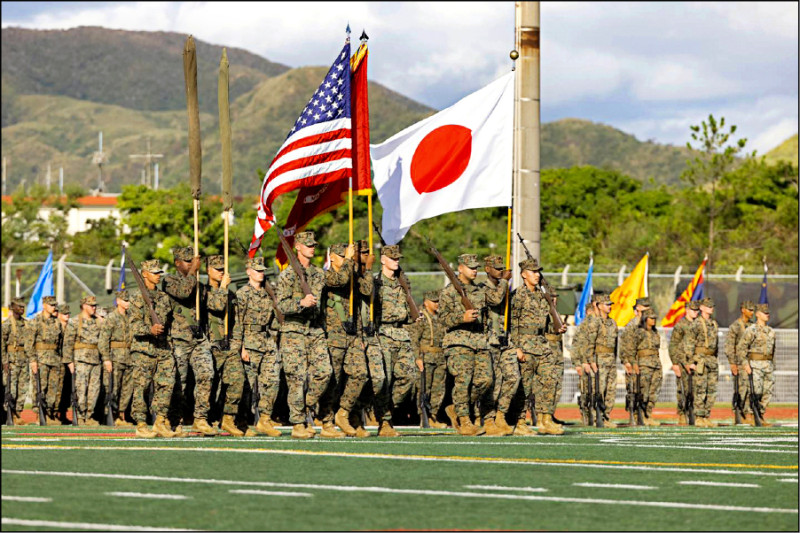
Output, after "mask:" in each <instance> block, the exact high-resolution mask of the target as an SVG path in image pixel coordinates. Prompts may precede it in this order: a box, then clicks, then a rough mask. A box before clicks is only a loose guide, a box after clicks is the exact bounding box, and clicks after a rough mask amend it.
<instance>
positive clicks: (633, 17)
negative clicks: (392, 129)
mask: <svg viewBox="0 0 800 533" xmlns="http://www.w3.org/2000/svg"><path fill="white" fill-rule="evenodd" d="M348 22H349V23H350V25H351V26H352V29H353V33H354V38H356V37H358V36H359V35H360V33H361V30H362V28H363V29H366V31H367V33H368V34H369V36H370V55H371V60H370V76H371V77H372V79H374V80H376V81H378V82H380V83H382V84H384V85H386V86H388V87H389V88H391V89H394V90H396V91H398V92H401V93H403V94H405V95H407V96H409V97H411V98H413V99H415V100H418V101H420V102H423V103H425V104H428V105H430V106H432V107H435V108H438V109H441V108H444V107H446V106H448V105H450V104H452V103H454V102H455V101H457V100H458V99H459V98H461V97H462V96H464V95H466V94H468V93H470V92H472V91H474V90H476V89H478V88H479V87H481V86H482V85H485V84H487V83H488V82H490V81H491V80H493V79H494V78H496V77H498V76H499V75H501V74H502V73H503V72H506V71H507V70H508V69H509V68H510V60H509V59H508V52H509V51H510V50H511V49H512V48H513V46H514V4H513V2H492V3H489V2H487V3H478V2H461V3H428V2H425V3H423V2H420V3H388V2H387V3H381V2H336V3H312V2H309V3H295V2H288V3H282V2H257V3H249V2H242V3H236V2H226V3H215V2H197V3H194V2H185V3H181V2H141V3H139V2H127V3H118V2H99V3H94V2H61V3H58V2H3V3H2V26H3V27H4V28H5V27H7V26H22V27H26V28H42V29H61V28H72V27H76V26H88V25H93V26H104V27H108V28H117V29H126V30H149V31H157V30H160V31H175V32H181V33H192V34H194V35H195V37H197V38H199V39H202V40H205V41H207V42H211V43H213V44H219V45H226V46H236V47H240V48H244V49H246V50H249V51H251V52H254V53H256V54H259V55H261V56H263V57H266V58H267V59H270V60H272V61H277V62H279V63H284V64H287V65H290V66H293V67H294V66H304V65H329V64H330V63H331V62H332V60H333V56H334V54H336V52H337V50H338V49H339V47H340V46H341V41H342V38H343V34H344V28H345V27H346V25H347V23H348ZM797 26H798V4H797V3H794V2H792V3H789V2H786V3H768V2H758V3H755V2H754V3H744V2H719V3H714V2H709V3H675V2H665V3H644V2H641V3H615V2H591V3H572V2H567V3H560V2H543V3H542V4H541V35H542V38H541V39H542V44H541V49H542V74H541V79H542V120H543V121H545V122H548V121H552V120H557V119H561V118H565V117H576V118H582V119H588V120H592V121H595V122H602V123H605V124H609V125H611V126H614V127H616V128H619V129H621V130H623V131H626V132H628V133H632V134H634V135H636V137H637V138H639V139H640V140H646V139H654V140H655V141H657V142H661V143H670V144H679V145H682V144H684V143H685V142H686V141H687V140H688V138H689V126H690V125H692V124H698V123H699V122H700V121H701V120H703V119H704V118H705V117H707V116H708V114H709V113H713V114H714V115H715V116H717V117H719V116H724V117H726V119H727V121H728V122H729V123H731V124H737V125H738V126H739V131H738V133H741V135H742V136H745V137H747V138H748V139H749V142H748V147H750V148H754V149H757V150H758V151H759V152H761V153H763V152H764V151H767V150H769V149H770V148H772V147H774V146H776V145H777V144H779V143H780V142H781V141H783V140H784V139H786V138H787V137H789V136H790V135H792V134H794V133H796V132H797V130H798V110H797V108H798V105H797V101H798V94H797V85H798V57H797V49H798V33H797V32H798V27H797ZM354 40H355V39H354Z"/></svg>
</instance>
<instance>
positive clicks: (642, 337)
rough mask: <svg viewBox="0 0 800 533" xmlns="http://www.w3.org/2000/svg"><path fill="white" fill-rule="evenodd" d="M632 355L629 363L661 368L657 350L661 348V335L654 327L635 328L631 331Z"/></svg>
mask: <svg viewBox="0 0 800 533" xmlns="http://www.w3.org/2000/svg"><path fill="white" fill-rule="evenodd" d="M631 337H632V338H633V340H632V341H631V345H632V347H633V348H632V349H633V356H632V358H631V359H630V363H631V364H634V363H638V364H639V366H640V367H647V368H661V358H660V357H659V356H658V350H659V348H661V336H660V335H659V334H658V331H656V329H655V328H653V329H644V328H636V329H635V330H633V331H632V332H631Z"/></svg>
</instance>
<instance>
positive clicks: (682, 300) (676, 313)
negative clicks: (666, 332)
mask: <svg viewBox="0 0 800 533" xmlns="http://www.w3.org/2000/svg"><path fill="white" fill-rule="evenodd" d="M707 261H708V258H707V257H706V258H705V259H703V262H702V263H700V267H699V268H698V269H697V272H695V273H694V278H692V282H691V283H689V286H688V287H686V290H685V291H683V293H681V295H680V296H679V297H678V299H677V300H675V303H673V304H672V307H670V308H669V311H667V315H666V316H665V317H664V319H663V320H662V321H661V327H662V328H672V327H675V324H677V323H678V320H680V319H681V317H682V316H683V315H684V314H686V304H687V303H688V302H690V301H692V300H698V299H700V297H702V296H703V295H702V293H703V270H704V269H705V268H706V262H707ZM698 293H699V294H698Z"/></svg>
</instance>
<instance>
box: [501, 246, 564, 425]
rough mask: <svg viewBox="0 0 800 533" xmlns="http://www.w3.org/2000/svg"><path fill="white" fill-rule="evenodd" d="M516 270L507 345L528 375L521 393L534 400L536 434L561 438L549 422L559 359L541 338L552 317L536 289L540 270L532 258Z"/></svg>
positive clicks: (544, 339) (552, 410)
mask: <svg viewBox="0 0 800 533" xmlns="http://www.w3.org/2000/svg"><path fill="white" fill-rule="evenodd" d="M519 267H520V272H521V275H522V278H523V281H524V285H523V286H522V287H520V288H519V289H517V290H516V291H514V297H513V298H512V300H511V342H512V343H513V344H514V345H515V346H516V347H517V354H518V355H519V356H520V359H524V361H523V363H524V364H525V365H527V366H528V368H529V372H530V373H531V375H532V383H531V385H530V387H531V388H530V389H529V390H525V396H526V397H528V396H529V395H530V394H531V393H532V394H533V395H534V397H535V398H536V407H535V410H536V414H537V418H538V422H539V426H538V431H539V433H542V434H551V435H561V434H563V433H564V429H563V428H562V427H561V425H559V424H556V423H555V422H553V413H554V412H555V410H556V404H557V403H558V399H557V398H556V388H557V383H558V380H559V379H560V376H559V375H558V371H559V367H558V364H557V361H556V359H557V358H558V357H561V356H560V355H556V354H555V353H553V350H552V348H551V346H550V343H549V342H548V340H547V337H545V333H546V332H547V331H548V326H549V323H550V322H551V321H552V317H551V316H550V305H549V304H548V302H547V299H546V298H545V296H544V294H543V293H542V291H541V290H540V283H541V272H542V267H541V266H539V263H538V261H536V259H526V260H524V261H522V262H520V263H519ZM523 425H524V420H522V419H520V420H518V421H517V427H521V426H523ZM522 429H523V430H524V429H525V428H522Z"/></svg>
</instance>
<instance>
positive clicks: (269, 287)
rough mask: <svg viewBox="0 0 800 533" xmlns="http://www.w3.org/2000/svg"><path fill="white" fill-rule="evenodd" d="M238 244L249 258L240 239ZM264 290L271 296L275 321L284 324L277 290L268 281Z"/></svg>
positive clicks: (265, 282)
mask: <svg viewBox="0 0 800 533" xmlns="http://www.w3.org/2000/svg"><path fill="white" fill-rule="evenodd" d="M236 242H237V243H238V244H239V247H240V248H241V249H242V251H243V252H244V255H245V257H247V248H245V247H244V244H242V241H240V240H239V237H236ZM264 290H265V291H267V294H269V297H270V299H271V300H272V309H273V310H274V311H275V319H276V320H277V321H278V324H283V321H284V315H283V312H282V311H281V310H280V309H278V297H277V296H276V295H275V289H273V288H272V285H271V284H270V282H269V280H267V279H265V280H264Z"/></svg>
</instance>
